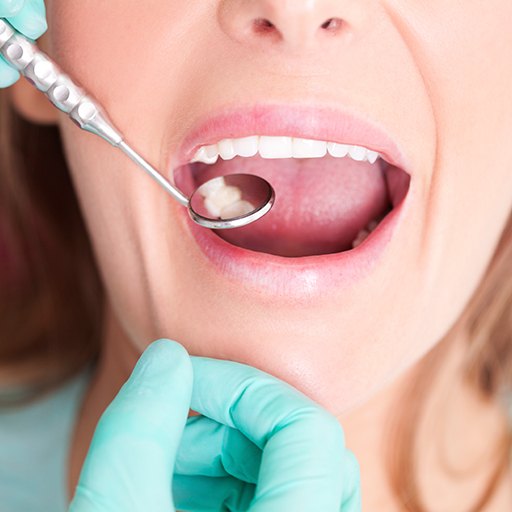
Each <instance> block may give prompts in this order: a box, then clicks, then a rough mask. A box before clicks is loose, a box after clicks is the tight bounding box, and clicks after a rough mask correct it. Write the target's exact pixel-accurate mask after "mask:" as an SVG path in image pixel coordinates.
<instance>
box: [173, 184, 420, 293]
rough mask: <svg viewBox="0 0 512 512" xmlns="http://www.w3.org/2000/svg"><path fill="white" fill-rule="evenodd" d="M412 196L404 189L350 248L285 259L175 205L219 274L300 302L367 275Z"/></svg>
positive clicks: (383, 251)
mask: <svg viewBox="0 0 512 512" xmlns="http://www.w3.org/2000/svg"><path fill="white" fill-rule="evenodd" d="M411 196H412V194H411V188H409V190H408V192H407V194H406V196H405V197H404V199H403V200H402V202H401V203H400V204H399V205H398V206H396V207H395V208H394V209H393V210H392V211H391V212H390V213H389V214H388V215H387V216H386V217H385V218H384V219H383V220H382V221H381V222H380V224H379V225H378V226H377V228H376V229H375V230H374V231H373V232H372V233H370V235H369V236H368V238H366V240H365V241H364V242H363V243H362V244H360V245H359V246H358V247H356V248H355V249H352V250H349V251H345V252H341V253H336V254H324V255H318V256H307V257H302V258H285V257H281V256H275V255H272V254H266V253H262V252H256V251H250V250H247V249H243V248H241V247H237V246H235V245H232V244H230V243H229V242H226V241H225V240H223V239H222V238H220V237H219V236H217V235H216V234H215V233H214V232H212V231H210V230H208V229H205V228H202V227H200V226H198V225H197V224H195V223H194V222H193V221H192V220H191V219H190V218H189V216H188V214H187V211H186V209H184V208H180V209H179V210H180V211H181V212H180V213H179V215H180V216H181V218H182V220H183V224H184V227H185V229H188V230H189V231H190V233H191V234H192V236H193V239H194V240H195V242H196V244H197V246H198V247H199V249H200V250H201V252H202V254H203V255H204V256H205V258H206V261H208V262H209V264H210V265H212V266H213V268H214V269H215V271H216V272H218V273H219V274H221V275H222V276H223V277H225V278H228V279H230V280H231V281H234V282H235V283H237V284H238V286H240V287H241V288H242V289H243V290H245V291H251V290H252V291H255V292H257V293H258V294H260V295H261V294H263V295H269V296H271V297H273V298H274V299H275V298H278V297H283V298H286V299H288V300H289V299H292V300H296V301H300V302H304V301H309V300H316V299H319V298H320V297H322V296H323V297H324V298H325V294H326V293H329V291H332V290H334V289H337V290H338V291H339V290H340V289H344V290H346V289H348V288H350V287H354V286H356V285H357V284H358V283H359V282H360V281H362V280H364V279H366V278H368V277H369V276H370V275H371V274H372V272H373V271H374V270H375V268H376V266H377V265H378V263H379V262H381V260H382V259H383V256H384V253H385V250H386V248H387V247H388V246H389V245H390V243H391V241H392V239H393V238H394V235H395V233H396V231H397V229H398V227H399V226H400V225H401V224H403V218H404V217H405V211H406V210H408V206H409V198H410V197H411Z"/></svg>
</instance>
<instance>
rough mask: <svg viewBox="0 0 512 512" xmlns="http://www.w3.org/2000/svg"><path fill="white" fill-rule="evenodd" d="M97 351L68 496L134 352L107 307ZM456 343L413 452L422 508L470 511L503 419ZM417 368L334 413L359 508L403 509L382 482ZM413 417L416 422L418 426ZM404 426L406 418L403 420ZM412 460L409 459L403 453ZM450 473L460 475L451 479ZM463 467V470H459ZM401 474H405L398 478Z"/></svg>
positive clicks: (489, 511)
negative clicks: (351, 463) (350, 455)
mask: <svg viewBox="0 0 512 512" xmlns="http://www.w3.org/2000/svg"><path fill="white" fill-rule="evenodd" d="M105 318H106V322H105V330H104V340H103V341H104V343H103V353H102V355H101V357H100V361H99V363H98V365H97V368H96V372H95V375H94V377H93V379H92V381H91V384H90V387H89V389H88V391H87V393H86V396H85V399H84V402H83V405H82V409H81V411H80V414H79V417H78V421H77V424H76V427H75V433H74V439H73V442H72V446H71V451H70V459H69V475H68V476H69V478H68V492H69V496H72V494H73V492H72V491H73V490H74V488H75V486H76V484H77V482H78V478H79V474H80V469H81V467H82V464H83V461H84V459H85V456H86V454H87V450H88V448H89V444H90V441H91V439H92V436H93V433H94V429H95V427H96V424H97V422H98V420H99V418H100V416H101V414H102V413H103V411H104V410H105V409H106V407H107V406H108V404H109V403H110V402H111V401H112V400H113V398H114V397H115V395H116V394H117V392H118V391H119V389H120V388H121V386H122V385H123V384H124V382H125V381H126V379H127V378H128V376H129V375H130V373H131V370H132V369H133V366H134V365H135V363H136V361H137V359H138V357H139V356H140V353H139V352H138V351H137V350H136V349H135V348H134V346H133V344H132V342H131V341H130V340H129V339H128V337H127V335H126V334H125V332H124V331H123V329H122V328H121V326H120V325H119V323H118V321H117V319H116V317H115V314H114V313H113V311H112V310H111V309H110V308H108V311H107V314H106V317H105ZM464 352H465V350H464V343H463V342H462V340H456V342H454V343H451V344H450V346H448V347H447V348H446V350H444V353H443V354H442V357H441V360H440V364H439V366H438V367H437V371H436V372H435V374H434V378H433V379H431V380H430V382H429V384H428V385H429V389H428V393H427V396H426V400H425V403H424V408H423V409H422V411H423V412H422V414H421V416H420V417H416V418H414V421H417V428H416V440H415V446H416V448H415V452H414V456H415V457H417V460H418V465H417V466H416V468H417V470H416V471H417V473H418V475H419V479H418V484H419V486H420V487H421V496H422V498H423V500H424V501H425V504H426V505H427V506H428V508H429V509H430V508H431V507H432V508H433V509H444V510H464V509H471V505H473V504H474V503H476V502H477V501H478V500H479V498H480V496H481V494H482V493H483V492H484V491H485V487H486V484H487V482H488V479H489V478H490V476H491V474H492V471H493V468H494V465H495V464H496V460H497V455H496V452H495V451H494V452H493V450H494V449H495V445H496V444H497V443H498V442H499V440H500V439H501V438H502V437H503V435H504V432H505V429H506V420H505V415H504V413H503V412H502V410H501V409H500V407H498V405H497V404H496V403H494V402H491V403H489V402H487V401H484V400H483V399H481V398H479V397H478V396H477V395H476V393H475V392H474V391H473V390H472V389H470V388H469V386H468V385H467V384H464V381H463V379H462V378H461V377H462V371H461V369H462V363H463V361H464ZM420 365H421V361H420V363H418V364H417V365H415V366H414V367H412V368H410V369H409V370H408V371H407V372H405V373H404V374H402V375H401V376H400V377H399V378H398V379H396V380H395V381H393V382H392V383H391V384H390V385H388V386H387V387H386V388H385V389H383V390H381V391H380V392H379V393H378V394H377V395H375V396H374V397H372V399H371V400H370V401H368V402H366V403H365V404H364V405H362V406H360V407H359V408H357V409H355V410H352V411H350V412H348V413H347V414H345V415H343V416H340V417H339V420H340V423H341V424H342V426H343V429H344V431H345V434H346V442H347V447H348V448H350V450H351V451H353V452H354V454H355V455H356V457H357V459H358V461H359V463H360V467H361V486H362V495H363V506H364V509H365V510H368V511H373V510H379V511H381V512H397V511H401V510H403V506H400V505H399V503H398V499H397V498H396V497H395V496H394V494H393V492H392V489H391V485H390V482H389V476H388V475H389V467H388V458H389V456H390V454H392V453H393V445H392V444H390V443H400V442H401V440H402V438H398V439H394V438H393V437H392V434H391V432H392V428H393V425H394V423H393V422H394V421H395V420H396V419H397V414H401V413H402V411H404V408H405V410H407V409H409V408H411V407H415V406H417V405H418V404H417V399H415V398H414V397H412V398H408V397H407V394H405V392H406V391H407V390H408V389H410V386H411V385H412V383H414V382H415V380H416V379H417V378H418V373H419V370H420ZM420 420H421V421H420ZM406 421H407V420H406ZM411 455H412V454H411ZM454 469H455V470H460V472H459V473H457V474H455V473H454ZM465 469H466V473H464V474H463V473H462V472H463V471H464V470H465ZM404 476H405V475H404ZM503 510H512V476H511V473H510V472H507V474H506V475H504V477H503V478H502V479H501V481H500V483H499V485H498V487H497V489H496V491H495V492H494V495H493V498H492V499H491V501H490V502H489V504H488V506H487V507H486V508H485V511H486V512H494V511H496V512H501V511H503Z"/></svg>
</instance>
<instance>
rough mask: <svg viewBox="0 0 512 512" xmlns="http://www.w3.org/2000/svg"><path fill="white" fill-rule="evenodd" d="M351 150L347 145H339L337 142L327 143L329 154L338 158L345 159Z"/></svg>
mask: <svg viewBox="0 0 512 512" xmlns="http://www.w3.org/2000/svg"><path fill="white" fill-rule="evenodd" d="M349 149H350V146H347V145H346V144H338V143H336V142H328V143H327V151H329V154H330V155H331V156H334V157H336V158H343V157H345V156H347V155H348V150H349Z"/></svg>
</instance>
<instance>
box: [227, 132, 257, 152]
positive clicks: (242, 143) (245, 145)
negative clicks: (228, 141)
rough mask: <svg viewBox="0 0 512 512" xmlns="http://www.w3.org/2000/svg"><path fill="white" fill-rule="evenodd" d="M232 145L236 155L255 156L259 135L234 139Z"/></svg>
mask: <svg viewBox="0 0 512 512" xmlns="http://www.w3.org/2000/svg"><path fill="white" fill-rule="evenodd" d="M233 146H234V148H235V153H236V154H237V155H239V156H243V157H245V158H250V157H251V156H255V155H256V154H257V153H258V149H259V137H258V136H257V135H254V136H253V137H244V138H243V139H234V140H233Z"/></svg>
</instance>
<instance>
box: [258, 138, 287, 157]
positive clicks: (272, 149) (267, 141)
mask: <svg viewBox="0 0 512 512" xmlns="http://www.w3.org/2000/svg"><path fill="white" fill-rule="evenodd" d="M292 147H293V145H292V138H291V137H266V136H262V137H260V147H259V150H260V156H261V158H292Z"/></svg>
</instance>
